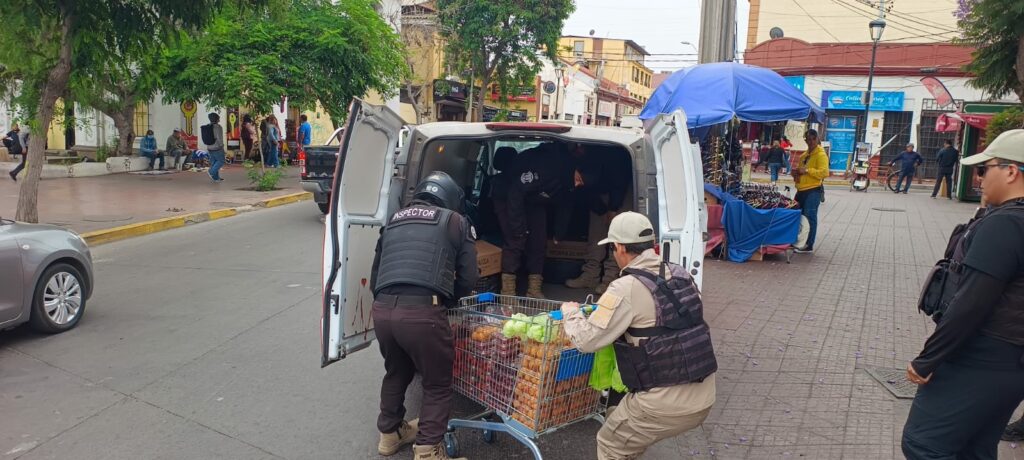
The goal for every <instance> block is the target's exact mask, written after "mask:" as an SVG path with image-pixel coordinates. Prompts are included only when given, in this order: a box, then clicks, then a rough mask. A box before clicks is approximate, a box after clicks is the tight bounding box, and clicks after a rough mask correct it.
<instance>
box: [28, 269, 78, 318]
mask: <svg viewBox="0 0 1024 460" xmlns="http://www.w3.org/2000/svg"><path fill="white" fill-rule="evenodd" d="M85 298H86V287H85V280H84V278H83V277H82V273H81V272H79V271H78V269H77V268H75V267H73V266H71V265H68V264H65V263H58V264H53V265H51V266H50V267H48V268H47V269H46V271H44V272H43V276H42V277H41V278H40V279H39V283H37V284H36V289H35V292H34V293H33V295H32V315H31V317H30V320H29V323H30V324H31V326H32V328H33V329H35V330H37V331H39V332H44V333H47V334H55V333H58V332H64V331H66V330H68V329H71V328H73V327H75V325H77V324H78V321H79V320H81V319H82V314H83V313H84V312H85Z"/></svg>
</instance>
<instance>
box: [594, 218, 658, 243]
mask: <svg viewBox="0 0 1024 460" xmlns="http://www.w3.org/2000/svg"><path fill="white" fill-rule="evenodd" d="M648 241H654V226H653V225H651V220H650V219H648V218H647V216H645V215H643V214H640V213H636V212H624V213H622V214H619V215H617V216H615V218H614V219H612V223H611V225H609V226H608V238H605V239H603V240H601V241H600V242H599V243H597V244H601V245H603V244H608V243H619V244H634V243H646V242H648Z"/></svg>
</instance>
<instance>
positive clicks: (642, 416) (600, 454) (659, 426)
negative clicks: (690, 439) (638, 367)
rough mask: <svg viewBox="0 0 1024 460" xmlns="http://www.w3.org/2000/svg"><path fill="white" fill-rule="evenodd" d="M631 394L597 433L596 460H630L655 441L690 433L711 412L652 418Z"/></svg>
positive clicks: (709, 409) (652, 415)
mask: <svg viewBox="0 0 1024 460" xmlns="http://www.w3.org/2000/svg"><path fill="white" fill-rule="evenodd" d="M634 396H635V395H634V394H629V395H626V397H625V398H623V399H622V402H621V403H619V405H618V407H616V408H615V410H614V411H612V413H611V414H609V415H608V419H607V420H605V423H604V426H602V427H601V430H600V431H598V432H597V458H598V460H631V459H635V458H638V457H640V455H641V454H643V453H644V451H646V450H647V448H648V447H651V446H652V445H654V444H655V443H657V442H658V441H661V440H663V439H668V438H671V437H674V436H678V435H680V434H683V433H685V432H687V431H690V430H692V429H694V428H696V427H698V426H700V424H701V423H704V419H706V418H707V417H708V413H710V412H711V408H710V407H708V408H707V409H704V410H702V411H700V412H696V413H693V414H687V415H676V416H665V415H655V414H651V413H649V412H647V411H646V410H644V409H643V408H642V407H641V406H640V405H639V404H638V403H637V402H636V398H635V397H634Z"/></svg>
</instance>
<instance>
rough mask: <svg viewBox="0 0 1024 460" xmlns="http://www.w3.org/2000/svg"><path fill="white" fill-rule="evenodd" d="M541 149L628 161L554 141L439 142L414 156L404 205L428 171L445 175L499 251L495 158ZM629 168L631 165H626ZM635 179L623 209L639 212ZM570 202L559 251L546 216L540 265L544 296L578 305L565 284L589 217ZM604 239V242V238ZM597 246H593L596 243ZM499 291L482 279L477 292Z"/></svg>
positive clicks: (610, 149) (575, 268)
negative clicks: (502, 151) (501, 152)
mask: <svg viewBox="0 0 1024 460" xmlns="http://www.w3.org/2000/svg"><path fill="white" fill-rule="evenodd" d="M542 143H552V144H555V147H556V148H564V149H566V150H565V152H568V149H569V148H570V144H581V145H582V146H583V147H584V149H586V151H587V152H588V154H599V155H624V156H629V155H630V152H629V150H628V149H627V148H626V147H624V146H622V145H617V144H602V143H594V142H586V141H578V140H566V139H563V138H559V137H556V136H544V135H530V136H525V135H514V136H509V135H504V136H494V137H489V138H473V139H467V138H438V139H433V140H430V141H428V142H427V143H426V144H425V145H424V146H423V147H422V149H423V150H422V151H421V152H422V154H421V155H418V156H414V157H415V158H416V160H414V161H411V162H410V165H409V166H410V170H409V174H408V185H409V186H410V187H409V188H407V192H406V196H404V197H403V200H402V203H403V204H405V203H408V202H409V201H410V200H411V188H413V187H415V183H417V182H418V181H419V179H420V178H422V177H424V176H425V175H426V174H428V173H429V172H431V171H444V172H446V173H448V174H449V175H450V176H451V177H452V178H453V179H455V181H456V182H458V183H459V184H460V185H461V186H462V187H463V189H464V192H465V195H466V201H467V205H466V209H467V212H466V214H467V215H468V216H469V218H470V220H471V221H472V223H473V225H474V227H475V228H476V232H477V238H478V240H482V241H487V242H489V243H491V244H493V245H495V246H497V247H499V248H500V247H502V243H503V236H502V233H501V230H500V226H499V224H498V218H497V215H496V213H495V211H494V204H493V200H492V197H491V193H490V186H491V179H492V178H493V177H494V176H495V175H496V174H498V173H499V171H498V170H496V169H495V168H494V167H493V166H492V165H493V160H494V152H495V151H497V149H499V148H501V147H512V148H514V149H515V150H516V152H517V154H518V153H521V152H524V151H526V150H527V149H530V148H533V147H536V146H539V145H541V144H542ZM628 163H629V164H630V165H631V169H632V165H634V164H635V163H634V162H633V161H632V159H630V161H628ZM631 177H632V178H633V180H632V183H631V190H630V191H628V192H627V199H626V203H625V205H624V206H625V207H626V208H627V209H636V208H637V198H636V197H637V196H638V195H637V192H636V183H637V179H636V174H635V173H634V172H633V171H631ZM566 199H571V200H572V201H573V204H572V212H571V217H570V221H569V228H568V232H567V234H566V235H565V238H564V239H563V240H560V241H559V244H558V245H554V244H553V243H552V236H553V232H554V221H555V219H554V218H553V216H552V212H553V211H554V209H553V208H554V207H549V209H548V212H549V215H548V238H547V240H548V248H547V253H546V258H545V264H544V288H543V289H544V293H545V295H546V296H547V297H548V298H549V299H552V300H565V301H579V302H582V301H584V300H586V297H587V295H589V294H592V292H587V291H588V290H586V289H571V288H568V287H566V286H565V284H564V283H565V281H566V280H568V279H572V278H575V277H577V276H579V274H580V272H581V269H582V267H583V264H584V259H585V254H586V251H585V247H586V246H585V243H586V242H587V240H588V229H589V224H590V223H589V219H590V218H591V214H590V212H589V210H588V209H587V206H586V203H585V202H584V201H583V200H580V199H578V197H577V196H569V197H566ZM602 238H603V236H602ZM595 242H596V241H595ZM519 275H520V276H518V277H517V280H518V282H519V289H518V292H519V293H520V295H522V293H524V292H525V291H526V281H527V277H526V273H525V272H524V273H519ZM499 290H500V274H498V275H493V276H489V277H486V278H481V281H480V285H479V286H478V291H481V292H498V291H499Z"/></svg>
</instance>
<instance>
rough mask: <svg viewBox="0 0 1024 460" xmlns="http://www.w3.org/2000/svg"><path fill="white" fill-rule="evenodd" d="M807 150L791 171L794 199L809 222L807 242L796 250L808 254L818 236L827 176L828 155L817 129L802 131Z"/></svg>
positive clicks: (812, 250)
mask: <svg viewBox="0 0 1024 460" xmlns="http://www.w3.org/2000/svg"><path fill="white" fill-rule="evenodd" d="M804 141H806V142H807V151H805V152H804V153H803V154H801V155H800V157H799V158H797V165H799V166H797V167H796V169H794V170H793V171H792V173H793V182H796V201H797V203H800V213H801V214H803V216H804V217H806V218H807V222H808V223H809V224H810V227H811V229H810V233H808V235H807V244H805V245H804V246H803V247H799V248H796V252H799V253H803V254H808V253H813V252H814V243H815V242H816V239H817V236H818V208H819V207H821V203H822V202H823V201H825V185H824V183H825V178H826V177H828V156H827V155H825V150H824V149H822V148H821V143H820V142H819V141H818V131H816V130H813V129H808V130H807V132H806V133H804Z"/></svg>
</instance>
